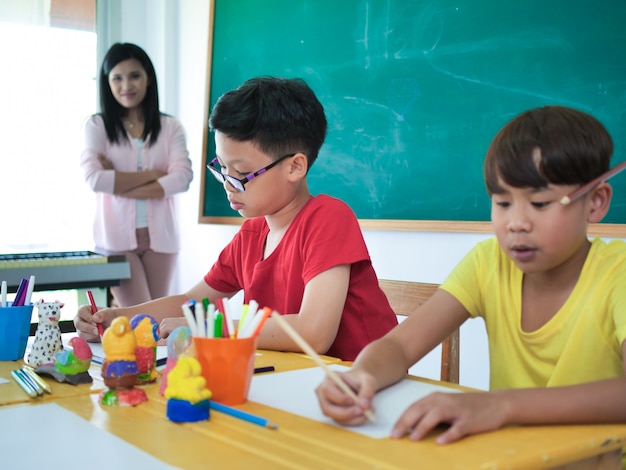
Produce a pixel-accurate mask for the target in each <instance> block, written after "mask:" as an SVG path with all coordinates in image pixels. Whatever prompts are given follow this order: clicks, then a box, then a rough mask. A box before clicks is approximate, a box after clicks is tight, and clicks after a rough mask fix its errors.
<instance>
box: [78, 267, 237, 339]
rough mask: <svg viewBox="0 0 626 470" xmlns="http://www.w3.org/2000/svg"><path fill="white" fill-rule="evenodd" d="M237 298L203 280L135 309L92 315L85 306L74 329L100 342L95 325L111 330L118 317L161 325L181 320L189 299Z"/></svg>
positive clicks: (107, 309) (108, 309) (101, 310)
mask: <svg viewBox="0 0 626 470" xmlns="http://www.w3.org/2000/svg"><path fill="white" fill-rule="evenodd" d="M234 294H235V293H223V292H218V291H216V290H215V289H213V288H212V287H210V286H209V285H208V284H207V283H206V282H204V279H203V280H201V281H200V282H198V283H197V284H196V285H195V286H194V287H192V288H191V289H190V290H189V291H187V292H186V293H184V294H178V295H169V296H166V297H161V298H159V299H155V300H151V301H149V302H145V303H142V304H139V305H134V306H132V307H122V308H102V307H101V306H99V307H98V312H97V313H96V314H94V315H92V313H91V308H90V306H89V305H83V306H81V307H80V308H79V309H78V312H77V314H76V317H75V318H74V325H75V327H76V331H77V332H78V333H79V334H80V336H82V337H83V338H85V339H87V340H88V341H98V340H99V336H98V330H97V327H96V324H95V323H94V322H96V323H100V322H102V324H103V325H104V326H105V327H108V326H109V325H110V324H111V322H112V321H113V320H114V319H115V318H116V317H119V316H125V317H128V318H132V317H133V316H135V315H137V314H139V313H146V314H148V315H151V316H152V317H154V319H155V320H156V321H157V322H158V323H161V322H162V321H163V320H164V319H165V318H172V317H182V315H183V312H182V309H181V306H182V305H183V303H185V302H187V301H188V300H190V299H196V301H201V300H202V298H204V297H207V298H209V299H211V301H212V302H213V301H214V300H215V299H216V298H222V297H229V298H230V297H232V296H233V295H234Z"/></svg>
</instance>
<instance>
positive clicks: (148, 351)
mask: <svg viewBox="0 0 626 470" xmlns="http://www.w3.org/2000/svg"><path fill="white" fill-rule="evenodd" d="M130 327H131V328H132V329H133V332H134V333H135V339H136V340H137V347H136V348H135V357H136V360H137V366H138V367H139V376H138V377H137V384H139V385H142V384H147V383H152V382H155V381H156V379H157V377H158V376H159V373H158V372H157V371H156V346H157V341H158V339H159V324H158V323H157V321H156V320H155V319H154V318H153V317H151V316H150V315H147V314H145V313H141V314H139V315H135V316H134V317H133V318H131V319H130Z"/></svg>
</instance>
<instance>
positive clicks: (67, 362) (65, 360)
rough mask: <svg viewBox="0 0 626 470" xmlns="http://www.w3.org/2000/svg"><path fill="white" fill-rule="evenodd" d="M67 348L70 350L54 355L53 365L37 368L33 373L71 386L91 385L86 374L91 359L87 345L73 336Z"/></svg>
mask: <svg viewBox="0 0 626 470" xmlns="http://www.w3.org/2000/svg"><path fill="white" fill-rule="evenodd" d="M69 346H70V347H71V349H69V350H62V351H61V352H58V353H56V354H55V355H54V364H52V365H51V364H45V365H42V366H39V367H37V368H36V369H35V372H37V373H39V374H45V375H49V376H51V377H53V378H54V379H55V380H57V381H59V382H67V383H69V384H72V385H78V384H86V383H92V382H93V379H92V378H91V375H89V372H87V371H88V370H89V366H90V365H91V358H92V352H91V348H90V347H89V344H87V341H85V340H84V339H83V338H81V337H80V336H75V337H74V338H72V339H70V341H69Z"/></svg>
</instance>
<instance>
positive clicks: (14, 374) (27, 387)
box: [11, 370, 37, 398]
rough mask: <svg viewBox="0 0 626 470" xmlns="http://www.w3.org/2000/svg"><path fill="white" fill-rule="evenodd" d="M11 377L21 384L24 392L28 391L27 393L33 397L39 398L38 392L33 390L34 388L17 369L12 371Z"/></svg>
mask: <svg viewBox="0 0 626 470" xmlns="http://www.w3.org/2000/svg"><path fill="white" fill-rule="evenodd" d="M11 377H13V380H15V381H16V382H17V384H18V385H19V386H20V388H21V389H22V390H24V393H26V395H28V396H29V397H31V398H37V392H36V391H35V390H33V388H32V387H31V386H30V385H29V384H28V383H27V382H26V381H24V380H23V379H22V377H21V376H20V375H19V374H18V372H17V370H12V371H11Z"/></svg>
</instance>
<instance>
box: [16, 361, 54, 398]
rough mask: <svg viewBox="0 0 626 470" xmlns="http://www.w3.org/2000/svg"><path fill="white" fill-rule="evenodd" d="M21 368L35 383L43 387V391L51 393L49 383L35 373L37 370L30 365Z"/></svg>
mask: <svg viewBox="0 0 626 470" xmlns="http://www.w3.org/2000/svg"><path fill="white" fill-rule="evenodd" d="M22 370H23V371H24V372H26V374H27V375H29V376H30V377H31V378H32V379H33V380H34V381H35V382H36V383H37V385H39V386H40V387H41V388H42V389H43V391H44V392H47V393H52V389H51V388H50V385H48V384H47V383H46V381H45V380H44V379H42V378H41V377H40V376H39V374H37V372H35V371H34V370H33V369H31V368H30V367H22Z"/></svg>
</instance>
